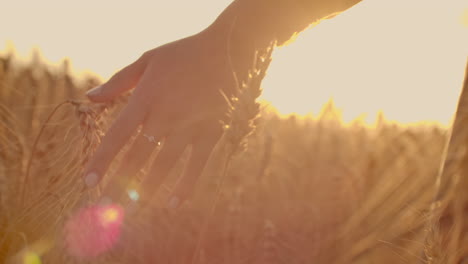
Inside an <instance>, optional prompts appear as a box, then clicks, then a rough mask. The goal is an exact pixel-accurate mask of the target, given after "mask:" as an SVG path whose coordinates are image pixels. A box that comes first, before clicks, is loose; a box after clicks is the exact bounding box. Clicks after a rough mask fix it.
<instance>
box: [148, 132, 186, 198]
mask: <svg viewBox="0 0 468 264" xmlns="http://www.w3.org/2000/svg"><path fill="white" fill-rule="evenodd" d="M189 143H190V138H189V137H187V136H186V135H185V133H179V134H177V135H172V136H169V137H168V138H167V139H166V141H165V142H164V145H163V147H162V149H161V150H160V151H159V153H158V155H157V156H156V158H155V160H154V162H153V164H152V166H151V169H150V171H149V172H148V175H147V176H146V177H145V179H144V181H143V184H142V187H141V190H140V192H141V196H142V197H150V196H151V194H152V193H154V192H155V191H156V190H157V189H158V188H159V186H161V184H162V182H163V181H164V178H166V176H167V175H168V174H169V172H170V171H171V169H172V168H173V167H174V165H175V164H176V163H177V161H178V160H179V158H180V156H181V155H182V153H183V152H184V150H185V148H186V147H187V145H188V144H189ZM148 199H149V198H148Z"/></svg>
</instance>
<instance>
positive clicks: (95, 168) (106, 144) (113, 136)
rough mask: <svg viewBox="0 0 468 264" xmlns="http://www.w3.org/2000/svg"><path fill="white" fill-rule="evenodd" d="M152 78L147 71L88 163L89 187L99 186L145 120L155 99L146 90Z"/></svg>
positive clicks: (87, 180) (86, 177) (87, 177)
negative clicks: (116, 157)
mask: <svg viewBox="0 0 468 264" xmlns="http://www.w3.org/2000/svg"><path fill="white" fill-rule="evenodd" d="M151 78H154V77H153V76H151V74H150V71H149V70H147V71H146V72H145V74H144V75H143V76H142V79H141V81H140V83H139V84H138V87H137V89H135V92H134V94H133V95H132V96H131V97H130V100H129V102H128V104H127V105H126V107H125V108H124V109H123V110H122V112H121V113H120V114H119V116H118V117H117V119H116V120H115V121H114V123H113V124H112V126H111V127H110V129H109V130H108V131H107V133H106V135H105V137H104V138H103V140H102V142H101V144H100V145H99V147H98V148H97V150H96V152H95V153H94V155H93V157H92V158H91V160H90V161H89V162H88V164H87V166H86V169H85V179H84V180H85V183H86V184H87V185H88V187H94V186H96V185H97V184H98V182H99V181H100V180H101V179H102V177H103V176H104V174H105V173H106V171H107V169H108V167H109V165H110V163H111V162H112V160H113V159H114V157H115V156H116V155H117V154H118V153H119V151H120V149H121V148H122V147H123V146H124V145H125V143H127V141H128V139H129V138H130V137H131V136H132V135H133V134H134V133H135V130H136V129H137V127H138V126H139V125H140V124H141V123H142V122H143V120H144V119H145V115H146V112H147V109H148V108H149V104H150V102H151V101H152V99H153V97H152V96H149V95H148V91H147V90H148V89H146V86H149V85H150V84H151ZM150 88H152V87H150Z"/></svg>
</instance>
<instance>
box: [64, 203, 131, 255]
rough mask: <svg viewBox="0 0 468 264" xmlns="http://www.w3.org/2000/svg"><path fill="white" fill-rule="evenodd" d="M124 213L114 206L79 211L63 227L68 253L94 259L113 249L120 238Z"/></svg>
mask: <svg viewBox="0 0 468 264" xmlns="http://www.w3.org/2000/svg"><path fill="white" fill-rule="evenodd" d="M123 219H124V211H123V209H122V207H121V206H119V205H116V204H109V205H105V206H103V205H95V206H91V207H88V208H82V209H80V210H79V211H78V212H77V213H76V214H75V215H74V216H73V217H72V218H70V219H69V220H68V222H67V223H66V225H65V242H66V245H67V249H68V252H69V253H70V254H71V255H73V256H76V257H83V258H89V257H96V256H98V255H100V254H102V253H104V252H106V251H108V250H110V249H112V248H113V247H114V245H115V244H116V242H117V241H118V239H119V237H120V232H121V227H122V223H123Z"/></svg>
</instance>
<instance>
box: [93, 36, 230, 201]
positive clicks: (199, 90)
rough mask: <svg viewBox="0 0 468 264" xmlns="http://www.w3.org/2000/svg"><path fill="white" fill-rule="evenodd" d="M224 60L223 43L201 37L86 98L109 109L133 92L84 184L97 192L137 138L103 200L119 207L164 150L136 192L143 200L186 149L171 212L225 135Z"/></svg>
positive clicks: (147, 57)
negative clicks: (134, 180) (143, 170)
mask: <svg viewBox="0 0 468 264" xmlns="http://www.w3.org/2000/svg"><path fill="white" fill-rule="evenodd" d="M227 52H228V47H227V45H226V39H225V38H221V37H220V35H219V34H218V33H217V32H215V31H212V30H205V31H202V32H201V33H199V34H196V35H193V36H190V37H188V38H184V39H181V40H178V41H175V42H172V43H169V44H166V45H163V46H161V47H158V48H156V49H153V50H150V51H148V52H145V53H144V54H143V55H142V56H141V57H140V58H139V59H138V60H137V61H135V62H134V63H132V64H130V65H129V66H127V67H125V68H124V69H122V70H121V71H119V72H118V73H116V74H115V75H114V76H113V77H112V78H110V79H109V80H108V81H107V82H106V83H104V84H102V85H101V86H99V87H96V88H94V89H93V90H91V91H89V92H88V93H87V96H88V97H89V99H90V100H91V101H93V102H106V101H109V100H112V99H114V98H115V97H116V96H118V95H120V94H122V93H123V92H125V91H128V90H130V89H133V88H134V91H133V94H132V95H131V97H130V99H129V101H128V103H127V105H126V106H125V108H124V109H123V110H122V111H121V113H120V114H119V116H118V117H117V119H116V120H115V121H114V123H113V124H112V126H111V127H110V129H109V130H108V131H107V133H106V135H105V137H104V138H103V140H102V143H101V144H100V145H99V147H98V148H97V150H96V152H95V154H94V155H93V157H92V158H91V160H90V161H89V163H88V165H87V166H86V168H85V174H84V177H85V178H84V180H85V182H86V184H87V185H88V186H89V187H93V186H95V185H97V184H98V182H100V181H101V179H102V178H103V176H104V175H105V174H106V171H107V170H108V168H109V166H110V164H111V162H112V161H113V159H114V157H115V156H116V155H117V153H118V152H119V151H120V150H121V148H122V147H123V146H124V145H125V144H126V143H127V142H128V141H129V139H130V138H131V137H132V136H133V135H135V134H136V133H138V135H136V139H135V141H134V143H133V145H132V146H131V147H130V148H129V150H128V151H127V152H126V153H125V154H124V155H125V156H124V158H123V160H122V162H121V164H120V165H119V167H118V169H117V172H116V174H115V175H109V177H111V178H110V179H109V185H108V187H107V188H106V190H105V192H104V195H105V196H107V197H109V198H110V199H111V200H118V199H119V198H120V196H121V195H123V194H125V193H126V192H127V191H128V190H127V189H126V188H128V183H129V182H130V180H131V179H132V177H134V176H135V175H136V174H137V172H138V171H139V170H140V169H141V168H142V167H143V166H144V165H145V163H146V162H147V161H148V158H149V157H150V155H151V153H152V152H153V151H154V150H155V148H156V147H157V146H158V142H161V143H162V145H161V150H160V151H159V153H158V155H157V157H156V159H155V161H154V162H153V163H152V164H151V166H150V170H149V171H148V174H147V176H146V177H145V179H144V180H143V181H144V182H143V184H142V185H141V189H140V190H139V192H140V194H141V195H143V196H145V195H148V194H151V193H154V192H155V189H156V188H158V187H159V186H160V185H161V183H162V181H163V179H164V177H165V176H166V175H167V174H168V173H169V172H170V170H171V168H172V167H173V166H174V165H175V163H176V162H177V161H178V159H179V157H180V156H181V154H182V153H183V152H184V150H185V149H186V148H187V147H188V146H191V147H192V150H191V156H190V159H189V161H188V163H187V165H186V169H185V172H184V174H183V175H182V176H181V178H180V180H179V181H178V183H177V185H176V187H175V188H174V190H173V193H172V195H171V197H170V199H169V200H168V206H169V207H170V208H176V207H178V206H179V205H180V204H181V203H182V202H183V201H184V200H185V199H187V198H188V196H189V195H190V194H191V192H192V189H193V187H194V185H195V182H196V180H197V178H198V177H199V176H200V174H201V173H202V170H203V168H204V167H205V164H206V163H207V161H208V159H209V156H210V154H211V153H212V150H213V148H214V147H215V145H216V143H217V142H218V140H219V139H220V138H221V136H222V134H223V129H222V124H221V122H220V121H221V120H223V118H224V117H225V114H226V112H227V108H228V104H227V102H226V95H229V96H231V95H232V91H234V90H235V87H236V82H235V78H234V76H233V70H232V68H231V66H230V61H229V56H228V54H227ZM138 128H140V129H138ZM138 131H139V132H138Z"/></svg>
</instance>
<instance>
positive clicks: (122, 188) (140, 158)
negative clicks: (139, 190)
mask: <svg viewBox="0 0 468 264" xmlns="http://www.w3.org/2000/svg"><path fill="white" fill-rule="evenodd" d="M164 133H165V132H164V129H163V128H161V129H159V131H155V129H153V130H149V129H148V128H145V127H144V128H143V129H142V131H141V132H140V134H139V135H138V137H137V138H136V139H135V141H134V142H133V145H132V147H131V148H130V149H129V150H128V152H127V153H126V154H125V156H124V159H123V160H122V163H121V164H120V166H119V168H118V169H117V171H116V173H115V175H113V177H111V178H110V179H109V182H108V185H107V187H106V189H105V191H104V194H103V196H104V197H105V198H109V199H111V200H112V201H119V200H120V198H121V196H122V195H123V194H125V193H128V192H129V191H131V190H130V189H129V188H130V187H131V186H130V182H131V180H132V178H134V177H135V176H136V174H137V173H138V171H139V170H140V169H141V168H143V166H144V165H145V163H146V162H147V161H148V159H149V157H150V156H151V154H152V153H153V151H154V150H155V148H156V147H157V146H158V142H159V141H160V139H161V138H162V135H163V134H164Z"/></svg>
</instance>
